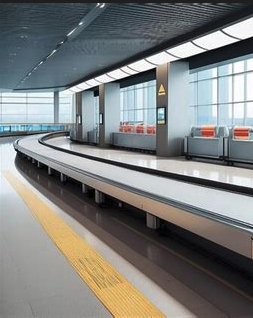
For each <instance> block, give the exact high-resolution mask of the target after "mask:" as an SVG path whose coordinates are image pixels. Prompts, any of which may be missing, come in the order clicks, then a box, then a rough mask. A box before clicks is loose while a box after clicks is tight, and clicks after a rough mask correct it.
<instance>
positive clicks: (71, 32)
mask: <svg viewBox="0 0 253 318" xmlns="http://www.w3.org/2000/svg"><path fill="white" fill-rule="evenodd" d="M75 30H76V28H74V29H73V30H72V31H70V32H69V33H68V34H67V36H70V35H71V34H73V33H74V32H75Z"/></svg>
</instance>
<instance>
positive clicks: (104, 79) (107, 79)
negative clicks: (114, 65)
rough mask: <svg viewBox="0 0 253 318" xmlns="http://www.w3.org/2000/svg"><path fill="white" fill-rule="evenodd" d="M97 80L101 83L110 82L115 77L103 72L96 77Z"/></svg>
mask: <svg viewBox="0 0 253 318" xmlns="http://www.w3.org/2000/svg"><path fill="white" fill-rule="evenodd" d="M95 80H96V81H98V82H101V83H109V82H112V81H113V78H111V77H110V76H108V75H107V74H103V75H101V76H98V77H95Z"/></svg>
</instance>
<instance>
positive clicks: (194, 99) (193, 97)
mask: <svg viewBox="0 0 253 318" xmlns="http://www.w3.org/2000/svg"><path fill="white" fill-rule="evenodd" d="M197 87H198V85H197V84H196V83H190V106H194V105H197V104H198V95H197V92H198V90H197Z"/></svg>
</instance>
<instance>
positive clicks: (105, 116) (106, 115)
mask: <svg viewBox="0 0 253 318" xmlns="http://www.w3.org/2000/svg"><path fill="white" fill-rule="evenodd" d="M99 118H100V120H99V146H100V147H108V146H109V145H110V143H111V133H112V132H117V131H118V130H119V124H120V85H119V83H107V84H101V85H99Z"/></svg>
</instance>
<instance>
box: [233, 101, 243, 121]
mask: <svg viewBox="0 0 253 318" xmlns="http://www.w3.org/2000/svg"><path fill="white" fill-rule="evenodd" d="M234 125H244V103H236V104H234Z"/></svg>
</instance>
